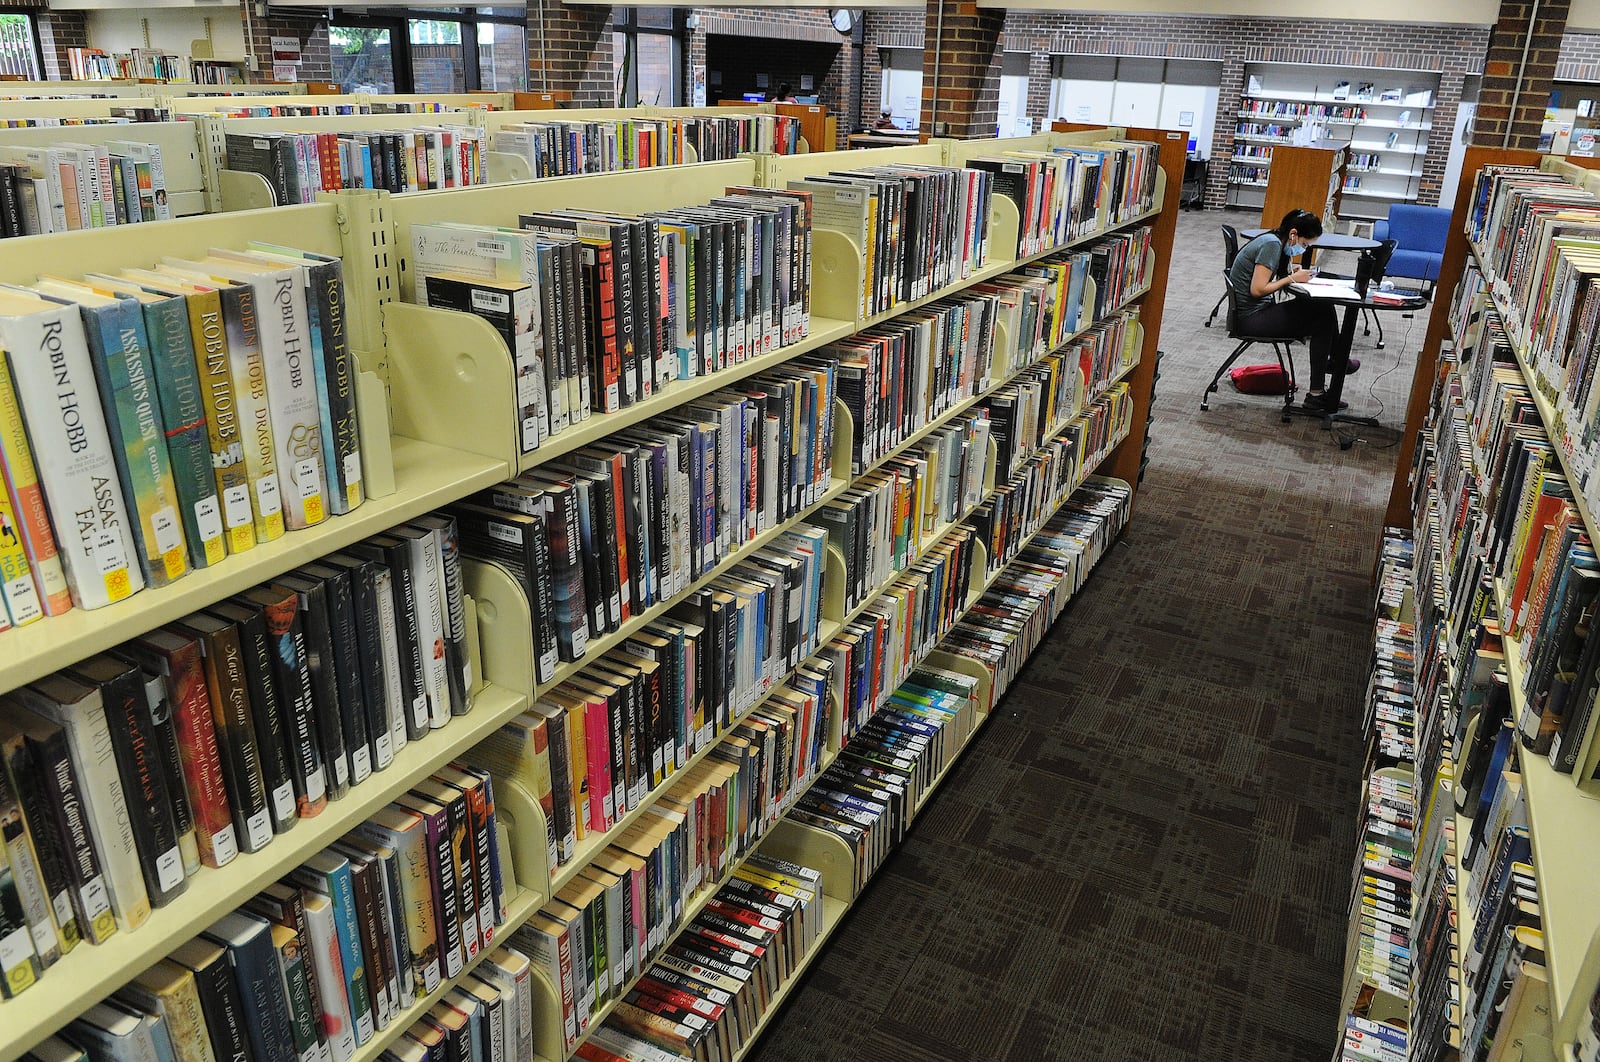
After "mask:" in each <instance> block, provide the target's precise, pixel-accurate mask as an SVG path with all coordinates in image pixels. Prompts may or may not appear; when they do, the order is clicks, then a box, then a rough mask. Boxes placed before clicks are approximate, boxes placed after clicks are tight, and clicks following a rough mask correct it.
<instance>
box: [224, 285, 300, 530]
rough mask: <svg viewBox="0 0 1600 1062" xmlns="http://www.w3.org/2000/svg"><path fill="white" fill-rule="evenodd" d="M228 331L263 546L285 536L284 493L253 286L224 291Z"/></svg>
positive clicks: (241, 428) (235, 397)
mask: <svg viewBox="0 0 1600 1062" xmlns="http://www.w3.org/2000/svg"><path fill="white" fill-rule="evenodd" d="M218 294H219V295H220V296H221V301H222V319H223V328H224V330H225V331H226V332H227V348H228V364H229V371H230V373H231V374H232V377H233V400H234V404H235V409H236V411H237V416H238V421H239V437H240V440H241V442H242V444H243V447H244V464H245V471H246V475H247V477H248V479H249V483H250V501H251V504H252V506H253V515H254V518H255V534H256V541H257V542H271V541H273V540H274V539H278V538H282V537H283V532H284V514H283V491H282V484H281V483H280V480H279V473H280V471H285V472H286V471H287V470H280V469H279V467H278V450H277V446H276V444H275V441H274V438H273V430H272V411H271V409H270V408H269V403H268V400H267V371H266V365H265V360H266V359H265V358H264V356H263V354H262V348H261V321H260V318H259V316H258V314H259V312H260V306H259V304H258V303H257V300H256V293H255V290H254V289H253V288H251V287H250V285H248V284H229V285H227V286H225V287H223V288H220V289H219V291H218Z"/></svg>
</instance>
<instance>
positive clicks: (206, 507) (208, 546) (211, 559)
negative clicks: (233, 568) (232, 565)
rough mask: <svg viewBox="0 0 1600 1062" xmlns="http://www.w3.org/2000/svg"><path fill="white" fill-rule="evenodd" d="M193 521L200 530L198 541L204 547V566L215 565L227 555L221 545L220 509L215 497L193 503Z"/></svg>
mask: <svg viewBox="0 0 1600 1062" xmlns="http://www.w3.org/2000/svg"><path fill="white" fill-rule="evenodd" d="M194 520H195V524H196V525H197V526H198V527H199V528H200V541H201V542H202V543H203V544H204V546H205V551H206V564H207V565H212V564H216V563H217V562H218V561H220V560H222V558H223V556H224V555H225V554H226V553H227V547H226V546H224V545H223V543H222V507H221V506H219V505H218V504H217V498H216V495H214V494H213V495H211V496H209V497H206V498H201V499H200V500H199V501H197V502H195V503H194Z"/></svg>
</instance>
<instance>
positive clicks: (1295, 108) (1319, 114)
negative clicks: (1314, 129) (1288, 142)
mask: <svg viewBox="0 0 1600 1062" xmlns="http://www.w3.org/2000/svg"><path fill="white" fill-rule="evenodd" d="M1239 116H1240V117H1267V118H1296V117H1298V118H1343V119H1356V120H1359V119H1362V118H1365V117H1366V116H1367V109H1366V108H1365V107H1354V106H1337V105H1333V104H1327V103H1291V102H1288V101H1285V100H1267V99H1250V98H1248V97H1246V98H1245V99H1242V100H1240V101H1239Z"/></svg>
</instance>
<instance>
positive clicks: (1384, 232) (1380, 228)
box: [1372, 218, 1389, 243]
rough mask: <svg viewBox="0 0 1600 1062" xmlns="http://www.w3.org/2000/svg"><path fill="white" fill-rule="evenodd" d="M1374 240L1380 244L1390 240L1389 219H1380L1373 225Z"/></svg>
mask: <svg viewBox="0 0 1600 1062" xmlns="http://www.w3.org/2000/svg"><path fill="white" fill-rule="evenodd" d="M1372 238H1373V239H1374V240H1377V241H1378V242H1379V243H1382V242H1383V241H1384V240H1387V239H1388V238H1389V221H1388V219H1387V218H1379V219H1378V220H1377V221H1374V222H1373V223H1372Z"/></svg>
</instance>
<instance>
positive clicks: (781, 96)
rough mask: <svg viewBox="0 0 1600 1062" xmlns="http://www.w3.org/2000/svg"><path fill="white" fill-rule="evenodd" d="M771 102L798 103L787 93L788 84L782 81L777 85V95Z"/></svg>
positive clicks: (790, 93) (792, 94) (792, 95)
mask: <svg viewBox="0 0 1600 1062" xmlns="http://www.w3.org/2000/svg"><path fill="white" fill-rule="evenodd" d="M772 102H773V103H798V102H799V101H798V100H796V99H795V98H794V93H792V92H790V91H789V83H788V82H787V81H784V82H780V83H779V85H778V94H777V95H776V96H774V97H772Z"/></svg>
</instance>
